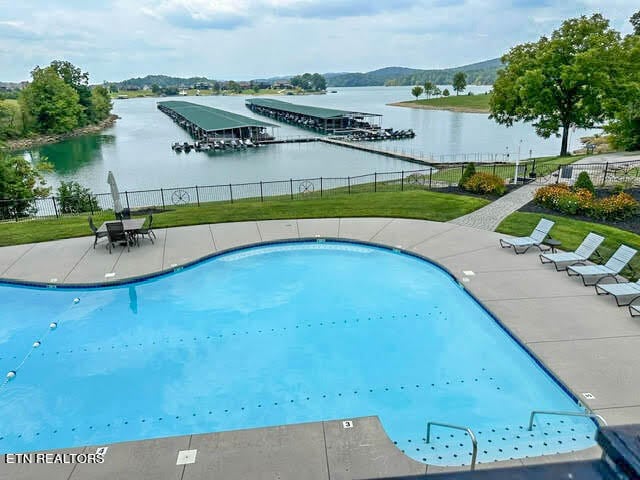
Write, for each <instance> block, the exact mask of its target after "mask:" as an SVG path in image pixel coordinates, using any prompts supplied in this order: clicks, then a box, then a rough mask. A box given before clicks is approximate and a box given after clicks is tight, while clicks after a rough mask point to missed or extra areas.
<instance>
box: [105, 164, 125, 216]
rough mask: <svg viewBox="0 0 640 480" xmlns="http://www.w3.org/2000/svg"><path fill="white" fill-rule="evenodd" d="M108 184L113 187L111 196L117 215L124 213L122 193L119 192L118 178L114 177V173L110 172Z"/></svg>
mask: <svg viewBox="0 0 640 480" xmlns="http://www.w3.org/2000/svg"><path fill="white" fill-rule="evenodd" d="M107 183H108V184H109V186H110V187H111V196H112V197H113V211H114V212H115V213H120V212H122V203H121V202H120V192H119V191H118V184H117V183H116V178H115V177H114V176H113V172H112V171H111V170H109V175H107Z"/></svg>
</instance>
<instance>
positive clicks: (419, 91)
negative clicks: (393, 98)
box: [411, 85, 424, 100]
mask: <svg viewBox="0 0 640 480" xmlns="http://www.w3.org/2000/svg"><path fill="white" fill-rule="evenodd" d="M422 92H424V90H423V88H422V87H421V86H420V85H416V86H415V87H413V88H412V89H411V95H413V96H414V97H416V100H417V99H418V97H419V96H420V95H422Z"/></svg>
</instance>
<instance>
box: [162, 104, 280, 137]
mask: <svg viewBox="0 0 640 480" xmlns="http://www.w3.org/2000/svg"><path fill="white" fill-rule="evenodd" d="M160 105H161V106H163V107H166V108H169V109H171V110H173V111H174V112H176V113H177V114H179V115H181V116H182V117H184V118H185V119H186V120H188V121H190V122H192V123H194V124H195V125H196V126H198V127H200V128H201V129H202V130H204V131H206V132H211V131H215V130H229V129H232V128H242V127H277V126H278V125H274V124H272V123H267V122H263V121H261V120H256V119H255V118H249V117H245V116H243V115H238V114H236V113H231V112H227V111H225V110H218V109H217V108H212V107H207V106H205V105H199V104H197V103H191V102H181V101H177V100H175V101H174V100H171V101H167V102H158V106H160Z"/></svg>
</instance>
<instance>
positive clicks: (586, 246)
mask: <svg viewBox="0 0 640 480" xmlns="http://www.w3.org/2000/svg"><path fill="white" fill-rule="evenodd" d="M603 241H604V237H602V236H600V235H598V234H596V233H593V232H591V233H589V235H587V237H586V238H585V239H584V240H583V241H582V243H581V244H580V246H579V247H578V248H576V250H575V251H574V252H560V253H541V254H540V261H541V262H542V263H553V265H554V266H555V267H556V270H557V271H558V272H559V271H561V270H566V269H567V264H570V265H578V264H581V265H584V262H586V261H587V260H589V257H591V255H593V254H594V253H595V254H596V255H597V256H598V257H599V258H602V257H600V254H599V253H598V252H597V249H598V247H599V246H600V244H601V243H602V242H603ZM558 264H560V265H561V266H559V265H558Z"/></svg>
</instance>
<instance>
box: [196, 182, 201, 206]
mask: <svg viewBox="0 0 640 480" xmlns="http://www.w3.org/2000/svg"><path fill="white" fill-rule="evenodd" d="M196 202H198V206H200V193H199V192H198V185H196Z"/></svg>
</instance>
